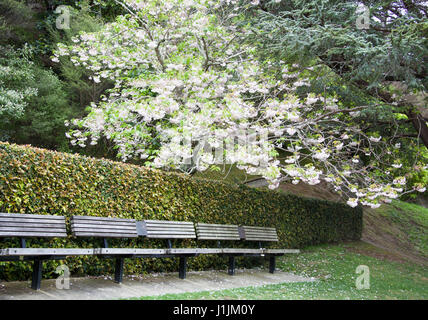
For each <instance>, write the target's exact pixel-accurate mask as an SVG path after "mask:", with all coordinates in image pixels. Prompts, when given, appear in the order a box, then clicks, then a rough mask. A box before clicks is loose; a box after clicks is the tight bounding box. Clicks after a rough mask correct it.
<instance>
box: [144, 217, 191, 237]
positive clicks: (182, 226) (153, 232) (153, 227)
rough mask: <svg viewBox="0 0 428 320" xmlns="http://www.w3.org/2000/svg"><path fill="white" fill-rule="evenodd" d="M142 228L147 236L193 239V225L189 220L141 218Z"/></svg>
mask: <svg viewBox="0 0 428 320" xmlns="http://www.w3.org/2000/svg"><path fill="white" fill-rule="evenodd" d="M142 228H143V230H144V232H143V233H144V235H145V236H146V237H147V238H156V239H195V238H196V233H195V227H194V225H193V222H189V221H166V220H143V222H142Z"/></svg>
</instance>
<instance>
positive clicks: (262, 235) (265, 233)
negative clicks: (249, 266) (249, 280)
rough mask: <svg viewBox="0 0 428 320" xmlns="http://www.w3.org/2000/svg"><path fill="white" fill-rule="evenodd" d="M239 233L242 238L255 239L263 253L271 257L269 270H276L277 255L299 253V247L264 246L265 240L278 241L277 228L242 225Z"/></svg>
mask: <svg viewBox="0 0 428 320" xmlns="http://www.w3.org/2000/svg"><path fill="white" fill-rule="evenodd" d="M239 233H240V236H241V239H242V240H246V241H255V242H257V243H258V246H259V249H260V250H261V251H262V254H261V255H265V256H268V257H269V272H270V273H274V272H275V264H276V263H275V260H276V257H277V256H282V255H284V254H286V253H299V252H300V250H298V249H266V248H263V246H262V243H265V242H278V235H277V233H276V229H275V228H266V227H254V226H241V227H239Z"/></svg>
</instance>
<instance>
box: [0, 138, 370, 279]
mask: <svg viewBox="0 0 428 320" xmlns="http://www.w3.org/2000/svg"><path fill="white" fill-rule="evenodd" d="M0 191H1V193H0V211H1V212H10V213H34V214H52V215H63V216H65V217H66V219H67V220H68V221H69V219H70V217H71V216H73V215H91V216H102V217H118V218H134V219H137V220H138V219H160V220H183V221H193V222H205V223H220V224H223V223H224V224H239V225H257V226H266V227H272V226H274V227H276V228H277V230H278V237H279V239H280V241H279V242H278V243H275V244H273V245H272V247H278V248H299V247H303V246H306V245H313V244H317V243H325V242H337V241H342V240H355V239H359V238H360V236H361V230H362V210H361V208H350V207H348V206H346V205H344V204H341V203H335V202H328V201H324V200H316V199H307V198H301V197H297V196H294V195H288V194H284V193H281V192H278V191H270V190H258V189H254V188H249V187H245V186H239V187H237V186H234V185H231V184H227V183H222V182H217V181H211V180H204V179H195V178H192V177H189V176H186V175H183V174H177V173H171V172H164V171H160V170H155V169H150V168H146V167H140V166H137V165H131V164H125V163H118V162H114V161H110V160H105V159H94V158H89V157H84V156H79V155H75V154H67V153H60V152H54V151H48V150H44V149H38V148H33V147H29V146H19V145H14V144H8V143H0ZM29 244H30V246H34V247H37V246H40V247H43V246H56V247H93V246H99V245H100V240H99V239H83V240H82V239H75V238H73V237H72V236H69V237H68V238H67V239H52V240H43V239H31V240H30V241H29ZM177 244H179V243H177ZM18 245H19V244H18V239H11V238H10V239H9V238H7V239H3V240H2V241H0V248H7V247H13V246H18ZM113 245H115V246H131V247H164V246H165V242H164V241H158V240H156V241H153V240H147V239H137V240H115V241H112V246H113ZM179 245H185V246H215V245H216V244H215V243H210V242H206V243H201V242H196V241H193V240H185V241H182V243H180V244H179ZM227 245H232V244H227ZM233 245H236V246H242V245H244V244H242V243H239V242H237V243H234V244H233ZM245 245H247V246H248V245H251V244H248V243H247V244H245ZM252 245H255V244H252ZM255 261H260V259H258V260H254V259H244V260H243V261H242V263H245V266H249V265H252V264H253V263H254V262H255ZM225 262H226V261H225V259H224V258H221V257H215V256H200V257H197V258H194V259H189V268H190V269H196V270H201V269H206V268H224V267H225ZM60 263H61V262H58V261H49V262H48V264H49V266H48V267H47V268H46V272H45V273H44V275H45V276H47V277H49V276H54V274H53V271H54V270H55V266H56V265H59V264H60ZM66 264H67V266H68V267H69V268H70V271H71V272H72V274H78V275H83V274H89V275H100V274H105V273H107V272H112V270H113V269H112V265H113V263H112V262H111V261H109V260H105V259H98V258H97V257H76V258H69V259H67V261H66ZM177 270H178V269H177V261H176V259H175V260H174V259H134V260H132V263H126V264H125V271H126V272H127V273H128V274H130V273H142V272H146V271H177ZM30 272H31V265H30V264H29V263H25V262H18V263H8V262H0V278H1V279H7V280H13V279H25V278H28V277H29V275H30Z"/></svg>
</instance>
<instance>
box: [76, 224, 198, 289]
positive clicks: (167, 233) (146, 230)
mask: <svg viewBox="0 0 428 320" xmlns="http://www.w3.org/2000/svg"><path fill="white" fill-rule="evenodd" d="M71 228H72V232H73V235H74V236H76V237H98V238H102V239H103V242H102V246H101V247H100V248H94V254H96V255H97V256H100V257H103V258H114V259H115V261H116V262H115V276H114V281H115V282H117V283H121V282H122V279H123V264H124V259H125V258H174V257H178V258H179V259H180V260H179V277H180V278H181V279H184V278H185V277H186V259H187V258H188V257H191V256H195V255H197V254H198V251H197V250H196V249H194V248H189V249H186V248H172V242H171V241H172V240H173V239H194V238H196V234H195V230H194V226H193V223H192V222H181V221H160V220H143V221H135V220H133V219H117V218H100V217H88V216H73V217H72V222H71ZM139 236H142V237H146V238H149V239H165V240H167V248H165V249H146V248H110V247H109V244H108V239H109V238H137V237H139Z"/></svg>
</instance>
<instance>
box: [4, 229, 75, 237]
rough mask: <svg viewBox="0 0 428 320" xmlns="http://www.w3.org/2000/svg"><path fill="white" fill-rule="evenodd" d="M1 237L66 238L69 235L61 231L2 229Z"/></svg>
mask: <svg viewBox="0 0 428 320" xmlns="http://www.w3.org/2000/svg"><path fill="white" fill-rule="evenodd" d="M0 237H7V238H9V237H23V238H25V237H40V238H45V237H46V238H54V237H58V238H65V237H67V233H65V232H61V233H50V232H46V231H45V232H21V231H19V232H17V231H13V232H9V231H2V232H1V233H0Z"/></svg>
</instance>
